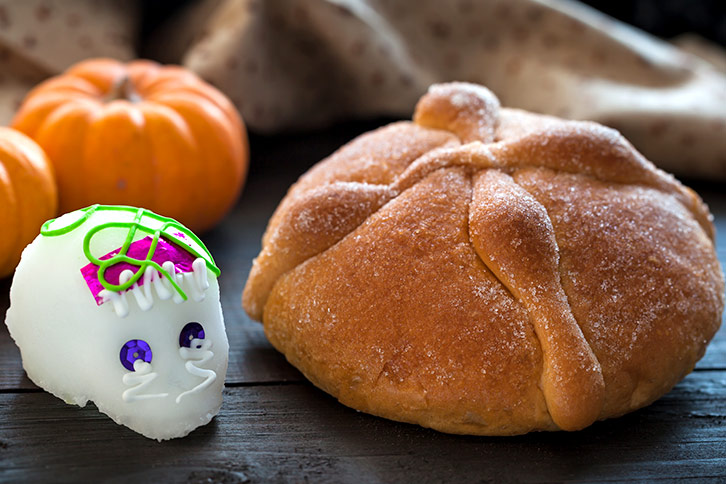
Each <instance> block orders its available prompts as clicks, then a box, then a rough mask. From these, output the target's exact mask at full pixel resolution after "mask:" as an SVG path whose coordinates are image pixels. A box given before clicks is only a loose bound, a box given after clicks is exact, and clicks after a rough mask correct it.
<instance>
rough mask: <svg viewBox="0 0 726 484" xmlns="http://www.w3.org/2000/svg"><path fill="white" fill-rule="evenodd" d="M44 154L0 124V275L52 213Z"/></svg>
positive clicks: (51, 191)
mask: <svg viewBox="0 0 726 484" xmlns="http://www.w3.org/2000/svg"><path fill="white" fill-rule="evenodd" d="M57 203H58V200H57V193H56V186H55V180H54V179H53V171H52V167H51V164H50V161H48V157H47V156H45V153H44V152H43V150H42V149H41V148H40V146H38V145H37V143H35V142H34V141H33V140H32V139H30V138H28V137H27V136H25V135H24V134H22V133H19V132H18V131H15V130H14V129H10V128H4V127H0V278H2V277H5V276H7V275H8V274H10V273H11V272H13V269H15V266H16V265H17V264H18V261H19V260H20V254H21V252H22V251H23V249H24V248H25V246H26V245H28V244H29V243H30V242H31V241H32V240H33V238H34V237H35V236H36V235H38V232H39V231H40V226H41V225H42V224H43V222H45V221H46V220H48V219H49V218H51V217H53V216H54V215H55V214H56V208H57Z"/></svg>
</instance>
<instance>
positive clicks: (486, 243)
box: [469, 170, 605, 430]
mask: <svg viewBox="0 0 726 484" xmlns="http://www.w3.org/2000/svg"><path fill="white" fill-rule="evenodd" d="M469 231H470V238H471V241H472V244H473V246H474V249H475V250H476V252H477V254H478V255H479V257H480V258H481V260H482V261H483V262H484V264H485V265H486V266H487V267H488V268H489V269H490V270H491V271H492V272H493V273H494V275H496V277H497V278H498V279H499V280H500V281H501V282H502V283H503V284H504V286H506V287H507V288H508V289H509V291H510V292H511V293H512V295H513V296H514V297H515V298H517V299H518V300H519V301H521V302H522V304H523V305H524V306H525V308H526V309H527V311H528V313H529V317H530V319H531V321H532V324H533V326H534V330H535V333H536V334H537V338H538V339H539V341H540V344H541V345H542V353H543V359H544V361H543V371H542V377H541V378H542V379H541V387H542V390H543V393H544V396H545V401H546V402H547V409H548V411H549V413H550V416H551V417H552V420H553V421H554V422H555V424H557V426H559V427H560V428H561V429H563V430H578V429H581V428H584V427H587V426H588V425H590V424H591V423H592V422H594V421H595V420H596V419H597V418H598V416H599V415H600V412H601V411H602V406H603V401H604V398H605V383H604V381H603V376H602V371H601V368H600V363H599V362H598V360H597V358H596V357H595V354H594V353H593V352H592V349H591V348H590V346H589V344H588V342H587V341H586V340H585V337H584V335H583V334H582V331H581V330H580V327H579V325H578V324H577V322H576V321H575V318H574V316H573V315H572V312H571V310H570V306H569V303H568V301H567V296H566V295H565V292H564V290H563V289H562V284H561V282H560V272H559V253H558V247H557V242H556V240H555V234H554V229H553V227H552V223H551V221H550V219H549V217H548V215H547V212H546V210H545V208H544V207H543V206H542V205H541V204H540V203H539V202H538V201H537V200H535V199H534V197H532V195H530V194H529V193H528V192H527V191H525V190H524V189H523V188H522V187H520V186H519V185H517V184H516V183H515V182H514V180H512V178H511V177H510V176H509V175H507V174H505V173H502V172H501V171H498V170H484V171H481V172H479V173H477V174H476V175H475V176H474V191H473V197H472V203H471V208H470V211H469ZM513 242H515V243H513Z"/></svg>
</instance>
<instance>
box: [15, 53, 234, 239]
mask: <svg viewBox="0 0 726 484" xmlns="http://www.w3.org/2000/svg"><path fill="white" fill-rule="evenodd" d="M12 126H13V127H14V128H16V129H18V130H20V131H22V132H23V133H26V134H27V135H28V136H30V137H31V138H33V139H35V140H36V141H37V142H38V144H40V146H42V147H43V149H45V151H46V153H47V154H48V157H49V158H50V160H51V162H52V163H53V165H54V168H55V172H56V178H57V181H58V191H59V197H60V211H61V212H68V211H71V210H75V209H78V208H81V207H85V206H87V205H91V204H94V203H102V204H126V205H135V206H140V207H146V208H149V209H151V210H153V211H155V212H157V213H161V214H164V215H168V216H170V217H173V218H176V219H177V220H179V221H181V222H183V223H184V224H185V225H187V226H188V227H190V228H191V229H192V230H195V231H204V230H206V229H208V228H210V227H212V226H213V225H214V224H216V223H217V222H218V221H219V220H220V219H221V218H222V217H223V216H224V214H225V213H226V212H227V211H228V210H229V209H230V208H231V207H232V205H233V203H234V202H235V200H236V199H237V197H238V195H239V192H240V190H241V188H242V185H243V183H244V178H245V174H246V171H247V163H248V151H247V135H246V131H245V127H244V124H243V122H242V119H241V118H240V116H239V113H238V112H237V110H236V109H235V108H234V106H233V105H232V103H231V102H230V101H229V100H228V99H227V98H226V97H225V96H224V95H223V94H222V93H220V92H219V91H218V90H217V89H215V88H214V87H212V86H210V85H209V84H207V83H205V82H204V81H202V80H201V79H200V78H199V77H197V76H196V75H195V74H193V73H192V72H190V71H188V70H186V69H184V68H182V67H177V66H161V65H159V64H156V63H154V62H151V61H144V60H137V61H133V62H130V63H128V64H123V63H121V62H118V61H115V60H112V59H91V60H87V61H84V62H81V63H79V64H76V65H75V66H73V67H71V68H70V69H68V70H67V71H66V72H65V73H63V74H61V75H59V76H56V77H54V78H51V79H49V80H47V81H45V82H43V83H41V84H39V85H38V86H37V87H36V88H35V89H33V90H32V91H31V92H30V93H29V94H28V96H27V97H26V98H25V101H24V102H23V105H22V106H21V108H20V110H19V111H18V113H17V114H16V116H15V118H14V119H13V123H12Z"/></svg>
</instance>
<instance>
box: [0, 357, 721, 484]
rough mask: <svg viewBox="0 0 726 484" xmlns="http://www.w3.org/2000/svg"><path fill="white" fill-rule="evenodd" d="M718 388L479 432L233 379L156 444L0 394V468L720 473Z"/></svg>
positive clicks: (191, 473) (426, 476) (528, 477)
mask: <svg viewBox="0 0 726 484" xmlns="http://www.w3.org/2000/svg"><path fill="white" fill-rule="evenodd" d="M724 395H726V372H708V371H702V372H698V373H694V374H692V375H690V376H688V377H687V378H686V379H685V380H684V381H683V382H682V383H681V384H679V385H678V386H677V387H676V388H675V389H674V390H673V391H672V392H671V393H670V394H668V395H666V396H665V397H663V398H662V399H661V400H660V401H658V402H656V403H655V404H653V405H652V406H650V407H648V408H646V409H643V410H640V411H638V412H635V413H634V414H631V415H628V416H625V417H622V418H619V419H614V420H611V421H607V422H600V423H597V424H595V425H593V426H592V427H590V428H589V429H587V430H585V431H582V432H574V433H564V432H557V433H535V434H529V435H525V436H521V437H514V438H481V437H464V436H455V435H446V434H441V433H438V432H435V431H432V430H428V429H424V428H421V427H417V426H414V425H407V424H400V423H396V422H391V421H387V420H384V419H380V418H376V417H372V416H369V415H365V414H362V413H358V412H355V411H353V410H350V409H348V408H346V407H343V406H342V405H339V404H338V403H337V402H335V401H334V400H333V399H332V398H330V397H329V396H327V395H326V394H324V393H323V392H321V391H319V390H317V389H315V388H313V387H312V386H310V385H309V384H289V385H283V386H278V385H274V386H254V387H235V388H228V389H226V390H225V403H224V406H223V407H222V412H221V414H220V415H219V416H218V417H216V418H215V420H214V423H213V424H210V425H209V426H207V427H204V428H202V429H199V430H197V431H195V432H193V433H192V434H190V435H189V436H188V437H187V438H184V439H177V440H174V441H170V442H166V443H163V444H159V443H156V442H154V441H149V440H148V439H145V438H143V437H141V436H139V435H137V434H135V433H133V432H131V431H130V430H128V429H126V428H123V427H119V426H116V425H115V424H114V423H113V422H112V421H111V420H110V419H108V418H106V417H104V416H102V415H100V414H98V413H97V412H96V410H95V408H94V407H93V406H88V407H86V408H83V409H79V408H76V407H72V406H69V405H65V404H63V403H62V402H61V401H60V400H58V399H56V398H54V397H52V396H50V395H48V394H46V393H20V394H3V395H0V408H2V412H0V469H2V477H3V478H5V479H7V480H8V481H12V480H14V479H17V480H25V479H37V480H52V481H54V482H66V481H68V482H71V481H86V480H91V479H94V480H99V479H100V478H112V481H111V482H129V481H130V480H132V479H137V478H140V479H143V480H144V481H164V482H167V481H169V482H198V481H202V479H205V478H209V479H211V480H214V481H224V482H245V481H246V480H249V481H253V482H257V481H270V480H271V481H281V480H294V481H297V482H303V481H313V482H410V481H414V480H415V481H417V482H419V483H427V482H452V481H457V482H475V481H476V482H528V481H550V482H555V481H567V480H579V481H588V480H594V481H603V480H624V479H646V480H647V479H652V478H653V477H655V476H657V477H659V478H669V479H678V478H684V477H689V478H693V479H699V480H706V479H707V478H711V479H716V478H721V479H723V478H726V440H725V439H724V435H726V406H724ZM50 438H52V445H51V444H50V442H49V439H50ZM61 470H62V472H61Z"/></svg>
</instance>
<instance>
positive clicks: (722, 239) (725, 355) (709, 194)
mask: <svg viewBox="0 0 726 484" xmlns="http://www.w3.org/2000/svg"><path fill="white" fill-rule="evenodd" d="M691 186H692V188H694V189H695V190H696V191H697V192H698V193H699V194H700V195H701V197H702V198H703V200H704V201H705V202H706V203H707V204H708V206H709V208H710V209H711V213H713V216H714V226H715V227H716V253H717V254H718V258H719V261H721V268H722V270H723V268H724V267H726V187H724V186H723V184H707V183H703V182H694V183H692V184H691ZM696 369H698V370H701V369H721V370H726V314H724V315H723V317H722V320H721V329H719V331H718V333H717V334H716V336H715V337H714V339H713V341H711V344H710V345H709V347H708V350H706V354H705V355H704V357H703V359H701V361H699V362H698V364H697V365H696Z"/></svg>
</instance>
